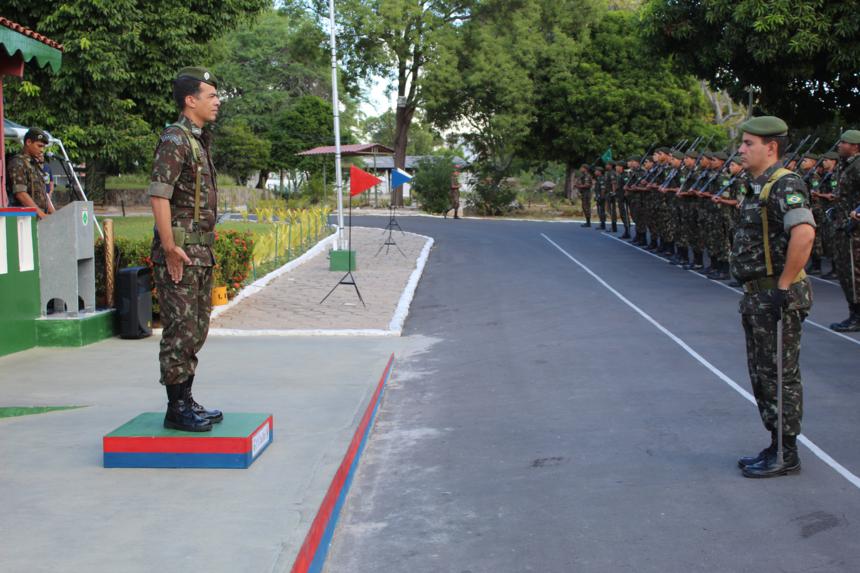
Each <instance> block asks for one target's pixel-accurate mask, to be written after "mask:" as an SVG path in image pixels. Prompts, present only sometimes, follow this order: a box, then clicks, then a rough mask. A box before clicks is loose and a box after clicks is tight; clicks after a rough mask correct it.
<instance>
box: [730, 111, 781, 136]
mask: <svg viewBox="0 0 860 573" xmlns="http://www.w3.org/2000/svg"><path fill="white" fill-rule="evenodd" d="M741 131H743V132H746V133H751V134H753V135H758V136H761V137H768V136H770V137H773V136H780V135H788V124H786V123H785V122H784V121H782V120H781V119H779V118H778V117H776V116H773V115H762V116H759V117H752V118H750V119H748V120H746V121H745V122H743V123H742V124H741Z"/></svg>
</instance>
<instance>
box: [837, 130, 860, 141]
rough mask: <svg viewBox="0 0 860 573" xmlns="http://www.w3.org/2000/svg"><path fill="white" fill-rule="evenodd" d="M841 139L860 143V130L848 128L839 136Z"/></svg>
mask: <svg viewBox="0 0 860 573" xmlns="http://www.w3.org/2000/svg"><path fill="white" fill-rule="evenodd" d="M839 141H844V142H845V143H860V130H856V129H846V130H845V131H843V132H842V135H840V136H839Z"/></svg>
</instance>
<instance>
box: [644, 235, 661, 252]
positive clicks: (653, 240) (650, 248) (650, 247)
mask: <svg viewBox="0 0 860 573" xmlns="http://www.w3.org/2000/svg"><path fill="white" fill-rule="evenodd" d="M659 248H660V246H659V244H658V243H657V237H651V242H650V243H649V244H648V246H647V247H645V250H646V251H651V252H652V253H653V252H655V251H656V250H658V249H659Z"/></svg>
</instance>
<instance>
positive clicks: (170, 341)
mask: <svg viewBox="0 0 860 573" xmlns="http://www.w3.org/2000/svg"><path fill="white" fill-rule="evenodd" d="M217 87H218V84H217V80H216V79H215V76H214V75H213V74H212V73H211V72H209V71H208V70H206V69H204V68H182V69H181V70H179V74H178V75H177V77H176V79H175V80H174V82H173V99H174V101H175V102H176V105H177V107H178V108H179V111H180V116H179V119H178V120H177V122H176V123H174V124H173V125H171V126H169V127H168V128H167V129H165V130H164V132H163V133H162V134H161V139H160V141H159V143H158V147H156V149H155V160H154V162H153V165H152V177H151V180H150V184H149V191H148V194H149V197H150V201H151V203H152V213H153V215H154V216H155V227H156V230H155V236H154V238H153V241H152V255H151V256H152V261H153V263H154V279H155V288H156V289H157V290H158V303H159V305H160V307H161V322H162V325H163V326H164V332H163V334H162V337H161V351H160V353H159V363H160V365H161V384H162V385H164V386H165V387H166V389H167V399H168V404H167V413H166V414H165V416H164V427H166V428H173V429H176V430H183V431H187V432H204V431H208V430H211V429H212V424H213V423H217V422H220V421H221V420H222V419H223V417H224V416H223V414H222V413H221V412H219V411H218V410H207V409H206V408H204V407H203V406H201V405H200V404H198V403H197V402H196V401H195V400H194V398H193V397H192V395H191V385H192V383H193V382H194V371H195V369H196V367H197V353H198V352H200V349H201V348H203V343H204V342H205V341H206V335H207V334H208V333H209V315H210V313H211V310H212V272H213V267H214V265H215V256H214V255H213V253H212V245H213V243H214V235H215V234H214V229H215V218H216V210H217V205H218V189H217V184H216V181H215V168H214V166H213V165H212V156H211V153H210V150H209V141H208V137H206V135H204V132H203V127H204V125H206V124H207V123H211V122H213V121H215V118H216V117H217V116H218V108H219V107H220V105H221V102H220V100H219V99H218V93H217V91H216V89H217Z"/></svg>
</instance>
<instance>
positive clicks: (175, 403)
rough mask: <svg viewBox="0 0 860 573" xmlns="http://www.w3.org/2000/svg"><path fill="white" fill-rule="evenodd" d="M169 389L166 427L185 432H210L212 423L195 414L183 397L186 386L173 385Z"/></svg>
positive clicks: (165, 416)
mask: <svg viewBox="0 0 860 573" xmlns="http://www.w3.org/2000/svg"><path fill="white" fill-rule="evenodd" d="M166 388H167V413H166V414H164V427H165V428H170V429H172V430H181V431H183V432H208V431H210V430H211V429H212V423H211V422H210V421H209V420H207V419H205V418H201V417H200V416H198V415H197V414H195V413H194V410H192V409H191V404H189V403H188V402H187V401H186V400H185V399H184V398H183V396H184V395H185V384H184V383H183V384H171V385H169V386H166Z"/></svg>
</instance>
